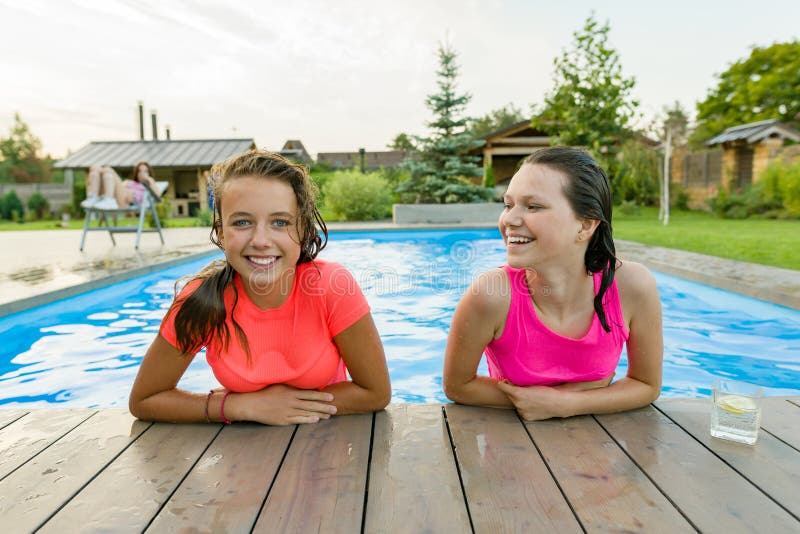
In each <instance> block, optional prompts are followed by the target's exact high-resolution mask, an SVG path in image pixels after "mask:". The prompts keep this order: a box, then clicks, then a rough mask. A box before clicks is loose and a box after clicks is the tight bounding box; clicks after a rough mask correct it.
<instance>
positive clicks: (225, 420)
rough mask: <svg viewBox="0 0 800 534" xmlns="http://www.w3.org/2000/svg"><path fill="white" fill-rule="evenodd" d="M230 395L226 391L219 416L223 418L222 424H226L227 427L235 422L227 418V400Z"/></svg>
mask: <svg viewBox="0 0 800 534" xmlns="http://www.w3.org/2000/svg"><path fill="white" fill-rule="evenodd" d="M230 394H231V392H230V391H226V392H225V395H223V396H222V404H220V405H219V416H220V417H221V418H222V422H223V423H225V424H226V425H230V424H231V423H233V421H231V420H230V419H228V418H227V417H225V399H227V398H228V395H230Z"/></svg>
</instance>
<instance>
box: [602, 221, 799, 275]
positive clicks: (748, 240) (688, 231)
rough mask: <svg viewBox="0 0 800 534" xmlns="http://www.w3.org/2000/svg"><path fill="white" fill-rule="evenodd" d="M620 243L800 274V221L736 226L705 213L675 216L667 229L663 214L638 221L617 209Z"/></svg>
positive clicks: (732, 222) (749, 223)
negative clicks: (661, 219)
mask: <svg viewBox="0 0 800 534" xmlns="http://www.w3.org/2000/svg"><path fill="white" fill-rule="evenodd" d="M614 237H616V238H618V239H627V240H629V241H637V242H639V243H646V244H648V245H658V246H661V247H668V248H677V249H681V250H689V251H692V252H700V253H702V254H709V255H711V256H719V257H722V258H730V259H734V260H741V261H749V262H752V263H761V264H764V265H773V266H775V267H783V268H786V269H795V270H800V221H777V220H769V219H744V220H732V219H720V218H717V217H715V216H714V215H712V214H710V213H706V212H700V211H689V212H685V211H673V212H671V213H670V218H669V225H667V226H664V225H663V224H662V223H661V222H659V220H658V208H643V209H642V210H641V213H639V214H638V215H623V214H622V213H621V212H620V210H619V209H615V210H614Z"/></svg>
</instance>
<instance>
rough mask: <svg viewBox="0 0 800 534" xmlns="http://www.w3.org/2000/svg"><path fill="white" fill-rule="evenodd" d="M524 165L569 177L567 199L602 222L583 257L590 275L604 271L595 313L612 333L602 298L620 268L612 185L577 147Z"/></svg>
mask: <svg viewBox="0 0 800 534" xmlns="http://www.w3.org/2000/svg"><path fill="white" fill-rule="evenodd" d="M522 164H523V165H526V164H530V165H546V166H547V167H550V168H552V169H555V170H557V171H560V172H561V173H563V174H564V175H565V176H566V177H567V183H566V185H565V186H564V196H566V197H567V201H568V202H569V204H570V206H571V207H572V211H574V212H575V214H576V215H577V216H578V217H581V218H584V219H593V220H596V221H600V224H599V225H598V226H597V228H596V229H595V231H594V234H592V238H591V239H590V240H589V245H588V246H587V248H586V254H585V255H584V259H583V261H584V264H585V265H586V271H587V272H588V273H599V272H602V273H603V276H602V278H601V280H600V289H599V290H598V292H597V295H596V296H595V297H594V310H595V312H597V317H598V319H600V324H602V325H603V329H604V330H605V331H606V332H610V331H611V328H610V327H609V326H608V321H607V319H606V314H605V311H603V295H604V294H605V292H606V290H608V288H609V287H611V283H612V282H613V281H614V273H615V271H616V267H617V257H616V249H615V247H614V239H613V237H612V235H611V210H612V198H611V185H610V183H609V181H608V176H607V175H606V173H605V171H604V170H603V169H602V168H601V167H600V165H598V164H597V162H596V161H595V160H594V158H593V157H592V156H591V154H589V153H588V152H587V151H586V150H583V149H580V148H574V147H565V146H558V147H550V148H543V149H541V150H538V151H536V152H534V153H533V154H531V155H530V156H528V157H527V158H525V159H524V160H523V162H522Z"/></svg>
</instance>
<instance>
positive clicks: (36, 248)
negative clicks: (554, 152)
mask: <svg viewBox="0 0 800 534" xmlns="http://www.w3.org/2000/svg"><path fill="white" fill-rule="evenodd" d="M495 226H496V225H495V224H471V225H458V226H456V225H452V224H443V225H437V224H413V225H397V224H394V223H392V222H371V223H329V225H328V228H329V230H330V231H332V232H339V231H353V232H358V231H384V230H395V231H402V230H433V229H453V230H466V229H476V228H494V227H495ZM0 236H2V239H3V247H2V255H0V259H2V261H0V315H7V314H10V313H15V312H19V311H23V310H26V309H29V308H32V307H35V306H39V305H41V304H46V303H48V302H51V301H54V300H58V299H61V298H66V297H69V296H72V295H76V294H78V293H82V292H85V291H90V290H92V289H96V288H98V287H102V286H105V285H108V284H111V283H115V282H120V281H123V280H127V279H130V278H133V277H136V276H141V275H144V274H148V273H150V272H153V271H155V270H158V269H162V268H165V267H169V266H172V265H176V264H178V263H182V262H185V261H190V260H192V259H195V258H200V257H202V256H204V255H207V254H209V253H212V252H213V251H215V250H216V247H214V246H213V245H211V244H210V242H209V238H208V236H209V228H166V229H164V240H165V242H166V245H161V244H160V242H159V241H158V239H157V238H155V237H154V236H149V235H148V236H145V237H144V238H143V239H142V244H141V246H140V248H139V250H138V251H137V250H135V249H134V248H133V240H134V239H135V236H133V235H120V236H118V237H117V240H118V244H117V246H112V244H111V242H110V240H109V239H108V238H106V237H105V236H103V235H102V234H100V235H96V236H91V239H89V240H88V243H87V244H86V247H85V250H84V252H80V251H79V250H78V243H79V242H80V237H81V230H40V231H11V232H2V233H0ZM616 244H617V254H618V256H619V257H620V258H621V259H623V260H626V259H627V260H630V261H637V262H641V263H643V264H645V265H647V266H648V267H649V268H651V269H653V270H656V271H660V272H663V273H666V274H672V275H675V276H679V277H681V278H686V279H688V280H692V281H695V282H700V283H703V284H706V285H710V286H713V287H718V288H720V289H724V290H727V291H732V292H735V293H739V294H744V295H747V296H750V297H754V298H758V299H761V300H765V301H769V302H772V303H775V304H780V305H782V306H786V307H789V308H793V309H795V310H800V271H794V270H790V269H781V268H777V267H770V266H766V265H758V264H753V263H746V262H741V261H734V260H728V259H724V258H717V257H714V256H708V255H705V254H698V253H694V252H686V251H682V250H676V249H668V248H663V247H653V246H649V245H643V244H641V243H634V242H630V241H622V240H617V241H616Z"/></svg>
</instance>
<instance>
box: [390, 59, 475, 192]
mask: <svg viewBox="0 0 800 534" xmlns="http://www.w3.org/2000/svg"><path fill="white" fill-rule="evenodd" d="M438 53H439V70H438V71H437V72H436V74H437V76H438V80H437V85H438V86H439V91H438V92H437V93H434V94H431V95H428V97H427V98H426V99H425V104H426V105H427V107H428V109H430V110H431V112H432V113H433V117H434V118H433V120H432V121H430V122H428V123H427V126H428V127H429V128H430V129H431V135H430V137H417V136H415V145H416V148H417V152H416V153H415V154H414V156H413V157H412V158H409V159H408V160H406V162H405V164H404V166H405V167H406V168H407V169H408V170H409V171H410V172H411V178H410V179H408V180H406V181H405V182H403V183H402V184H401V185H400V187H399V188H398V192H400V193H401V195H403V196H405V197H406V198H408V197H411V198H412V199H413V201H415V202H434V203H440V204H441V203H445V202H480V201H484V200H487V199H488V198H490V197H491V190H487V189H486V188H484V187H480V186H476V185H473V184H472V183H471V182H470V178H477V177H479V176H481V175H482V174H483V171H482V169H481V168H480V167H479V166H478V165H477V162H478V161H479V159H480V158H478V157H477V156H470V155H468V154H467V152H468V151H469V150H470V149H471V148H473V147H478V146H481V145H482V144H483V141H476V140H474V139H473V137H472V135H471V133H470V132H469V131H468V130H467V126H468V124H469V121H470V118H469V117H467V116H466V115H464V109H465V108H466V106H467V104H468V103H469V101H470V99H471V98H472V97H471V95H469V94H468V93H463V94H457V92H456V78H457V77H458V64H457V63H456V53H455V51H454V50H453V49H452V48H450V47H449V46H446V45H439V51H438Z"/></svg>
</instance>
